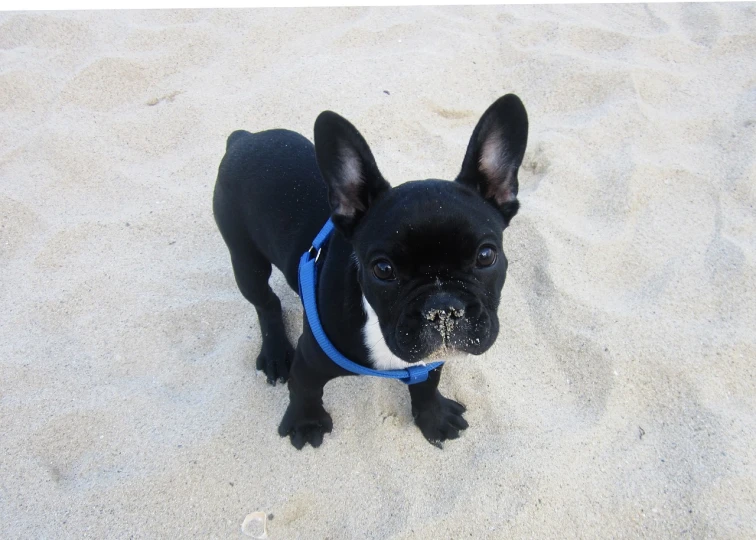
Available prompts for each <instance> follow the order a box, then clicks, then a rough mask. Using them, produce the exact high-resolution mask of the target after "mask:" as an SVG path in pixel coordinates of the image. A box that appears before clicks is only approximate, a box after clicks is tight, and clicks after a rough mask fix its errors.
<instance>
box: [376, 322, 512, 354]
mask: <svg viewBox="0 0 756 540" xmlns="http://www.w3.org/2000/svg"><path fill="white" fill-rule="evenodd" d="M470 312H473V313H474V315H475V316H474V317H471V316H469V315H468V314H469V313H470ZM497 331H498V325H496V324H494V323H493V321H492V317H490V316H489V315H488V314H487V313H486V312H485V310H481V309H457V310H428V311H427V312H426V313H423V314H415V315H414V316H407V317H404V318H403V319H402V321H401V323H400V324H398V325H397V327H396V331H395V333H394V339H393V340H391V341H393V343H391V344H390V347H391V348H392V349H395V354H396V355H397V356H399V357H400V358H403V359H404V360H405V361H406V362H410V363H416V362H420V361H423V362H432V361H436V360H444V359H448V358H450V357H454V356H461V355H464V354H475V355H478V354H482V353H484V352H485V351H486V350H488V348H489V347H490V346H491V344H492V343H493V340H494V339H495V337H496V334H497Z"/></svg>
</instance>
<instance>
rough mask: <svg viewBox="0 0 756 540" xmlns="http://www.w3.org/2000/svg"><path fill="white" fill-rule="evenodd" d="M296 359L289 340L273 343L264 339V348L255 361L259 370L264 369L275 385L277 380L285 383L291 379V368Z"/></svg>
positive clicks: (269, 381) (271, 382)
mask: <svg viewBox="0 0 756 540" xmlns="http://www.w3.org/2000/svg"><path fill="white" fill-rule="evenodd" d="M292 360H294V348H293V347H292V346H291V344H290V343H289V341H288V340H286V339H284V340H282V342H276V343H271V342H270V340H268V341H263V348H262V350H261V351H260V354H259V355H258V356H257V362H256V363H255V365H256V367H257V370H258V371H263V372H264V373H265V376H266V378H267V380H268V384H270V385H272V386H275V385H276V381H280V382H282V383H285V382H286V381H287V380H288V379H289V369H290V368H291V362H292Z"/></svg>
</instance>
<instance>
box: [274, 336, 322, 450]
mask: <svg viewBox="0 0 756 540" xmlns="http://www.w3.org/2000/svg"><path fill="white" fill-rule="evenodd" d="M301 355H302V351H301V345H300V346H299V347H297V350H296V353H295V355H294V362H293V364H292V366H291V373H290V375H289V407H288V408H287V409H286V412H285V413H284V416H283V419H282V420H281V424H280V425H279V426H278V434H279V435H281V437H286V436H287V435H288V436H289V438H290V440H291V444H293V445H294V447H295V448H296V449H297V450H301V449H302V448H304V445H305V444H307V443H308V442H309V443H310V444H311V445H312V446H313V447H315V448H317V447H318V446H320V444H321V443H322V442H323V435H324V434H325V433H330V432H331V430H332V429H333V421H332V420H331V415H330V414H328V412H326V410H325V409H324V408H323V388H324V387H325V385H326V383H327V382H328V381H329V380H331V377H326V376H324V375H323V374H322V373H317V372H316V371H314V370H310V369H309V368H308V367H307V365H306V364H305V362H304V361H303V359H302V358H301Z"/></svg>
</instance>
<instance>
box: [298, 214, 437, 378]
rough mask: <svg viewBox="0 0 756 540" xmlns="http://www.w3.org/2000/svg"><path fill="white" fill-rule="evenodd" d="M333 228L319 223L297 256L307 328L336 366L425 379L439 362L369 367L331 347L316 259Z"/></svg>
mask: <svg viewBox="0 0 756 540" xmlns="http://www.w3.org/2000/svg"><path fill="white" fill-rule="evenodd" d="M333 229H334V227H333V222H332V221H331V220H330V219H329V220H328V221H326V224H325V225H323V228H322V229H321V230H320V232H319V233H318V235H317V236H316V237H315V240H313V241H312V247H311V248H310V249H308V250H307V251H305V252H304V253H303V254H302V258H301V259H299V297H300V298H301V299H302V305H303V306H304V312H305V316H306V317H307V322H308V323H309V324H310V329H311V330H312V334H313V335H314V336H315V340H316V341H317V342H318V345H320V348H321V349H323V352H324V353H326V355H327V356H328V357H329V358H330V359H331V360H333V361H334V362H335V363H336V364H337V365H339V366H341V367H342V368H344V369H345V370H347V371H350V372H352V373H354V374H356V375H372V376H374V377H384V378H386V379H399V380H400V381H402V382H403V383H405V384H415V383H419V382H423V381H425V380H426V379H428V372H430V371H432V370H434V369H436V368H437V367H439V366H441V365H442V364H443V362H433V363H431V364H427V365H424V366H420V365H418V366H410V367H408V368H406V369H386V370H377V369H370V368H366V367H365V366H361V365H359V364H356V363H355V362H352V361H351V360H349V359H348V358H347V357H346V356H344V355H343V354H341V353H340V352H339V351H338V350H337V349H336V347H334V346H333V343H331V341H330V340H329V339H328V336H326V333H325V331H324V330H323V325H321V324H320V317H319V316H318V303H317V284H318V259H320V251H321V249H322V248H323V246H324V245H325V244H326V243H327V242H328V239H329V238H330V236H331V233H333Z"/></svg>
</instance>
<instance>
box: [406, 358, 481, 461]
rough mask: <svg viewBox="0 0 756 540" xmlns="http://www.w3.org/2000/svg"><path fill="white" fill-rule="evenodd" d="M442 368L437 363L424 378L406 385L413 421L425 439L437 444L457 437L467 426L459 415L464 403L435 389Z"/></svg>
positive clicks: (434, 444) (462, 410) (440, 445)
mask: <svg viewBox="0 0 756 540" xmlns="http://www.w3.org/2000/svg"><path fill="white" fill-rule="evenodd" d="M442 368H443V366H440V367H438V368H436V369H434V370H433V371H431V372H430V373H428V380H427V381H424V382H421V383H416V384H411V385H410V386H409V392H410V398H411V400H412V416H413V417H414V418H415V424H417V427H419V428H420V431H422V432H423V435H425V438H426V439H428V442H429V443H431V444H432V445H433V446H437V447H438V448H443V447H444V445H443V442H444V441H445V440H447V439H456V438H457V437H459V432H460V431H461V430H463V429H467V426H468V424H467V421H466V420H465V419H464V418H463V417H462V414H463V413H464V412H465V407H464V405H461V404H459V403H457V402H456V401H454V400H451V399H447V398H445V397H444V396H442V395H441V392H439V391H438V381H439V380H440V379H441V369H442Z"/></svg>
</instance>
